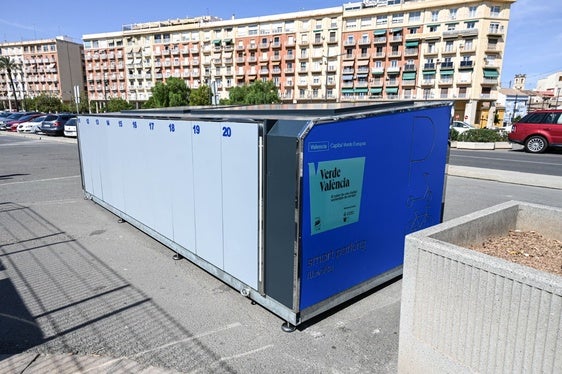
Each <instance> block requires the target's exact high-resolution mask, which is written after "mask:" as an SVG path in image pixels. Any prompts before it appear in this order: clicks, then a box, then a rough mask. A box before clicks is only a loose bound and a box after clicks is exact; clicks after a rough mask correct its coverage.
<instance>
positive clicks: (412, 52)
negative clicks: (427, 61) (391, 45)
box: [404, 48, 419, 56]
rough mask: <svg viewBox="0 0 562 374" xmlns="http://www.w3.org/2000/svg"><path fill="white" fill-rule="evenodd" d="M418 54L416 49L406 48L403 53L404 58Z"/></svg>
mask: <svg viewBox="0 0 562 374" xmlns="http://www.w3.org/2000/svg"><path fill="white" fill-rule="evenodd" d="M418 52H419V49H418V48H406V50H405V51H404V56H417V55H418Z"/></svg>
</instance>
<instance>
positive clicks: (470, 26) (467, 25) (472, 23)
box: [466, 21, 476, 30]
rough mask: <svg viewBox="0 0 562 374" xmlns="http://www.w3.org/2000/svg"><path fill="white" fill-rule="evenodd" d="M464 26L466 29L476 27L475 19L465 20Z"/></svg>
mask: <svg viewBox="0 0 562 374" xmlns="http://www.w3.org/2000/svg"><path fill="white" fill-rule="evenodd" d="M466 28H467V29H468V30H470V29H474V28H476V22H475V21H469V22H466Z"/></svg>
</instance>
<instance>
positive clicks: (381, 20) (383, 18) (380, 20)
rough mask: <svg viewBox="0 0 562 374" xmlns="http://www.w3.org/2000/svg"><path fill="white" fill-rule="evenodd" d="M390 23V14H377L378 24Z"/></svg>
mask: <svg viewBox="0 0 562 374" xmlns="http://www.w3.org/2000/svg"><path fill="white" fill-rule="evenodd" d="M387 23H388V16H377V26H381V25H386V24H387Z"/></svg>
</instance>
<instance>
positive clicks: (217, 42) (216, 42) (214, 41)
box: [213, 39, 221, 45]
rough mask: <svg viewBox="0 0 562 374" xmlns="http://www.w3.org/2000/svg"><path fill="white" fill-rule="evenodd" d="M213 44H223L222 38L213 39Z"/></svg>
mask: <svg viewBox="0 0 562 374" xmlns="http://www.w3.org/2000/svg"><path fill="white" fill-rule="evenodd" d="M213 44H214V45H220V44H221V40H220V39H215V40H213Z"/></svg>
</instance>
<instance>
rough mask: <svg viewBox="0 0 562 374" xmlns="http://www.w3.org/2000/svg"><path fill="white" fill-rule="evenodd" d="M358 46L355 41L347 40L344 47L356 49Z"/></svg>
mask: <svg viewBox="0 0 562 374" xmlns="http://www.w3.org/2000/svg"><path fill="white" fill-rule="evenodd" d="M356 44H357V42H356V41H355V39H347V40H345V41H344V42H343V45H344V47H355V45H356Z"/></svg>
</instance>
